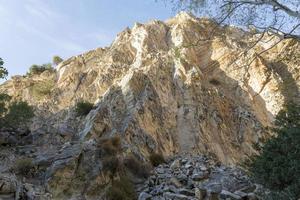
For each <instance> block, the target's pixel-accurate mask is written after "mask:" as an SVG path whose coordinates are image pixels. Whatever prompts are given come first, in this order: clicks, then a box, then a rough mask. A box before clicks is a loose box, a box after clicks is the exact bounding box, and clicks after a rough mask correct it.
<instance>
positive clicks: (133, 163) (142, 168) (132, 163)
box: [124, 155, 150, 178]
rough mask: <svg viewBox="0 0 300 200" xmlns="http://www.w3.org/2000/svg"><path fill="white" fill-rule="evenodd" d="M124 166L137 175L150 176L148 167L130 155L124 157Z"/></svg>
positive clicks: (141, 176)
mask: <svg viewBox="0 0 300 200" xmlns="http://www.w3.org/2000/svg"><path fill="white" fill-rule="evenodd" d="M124 166H125V167H126V168H127V169H128V170H129V171H130V172H131V173H132V174H134V175H136V176H137V177H140V178H148V177H149V176H150V167H149V166H148V165H146V164H144V163H142V162H141V161H139V160H137V159H136V158H135V157H134V156H132V155H129V156H127V157H126V158H125V159H124Z"/></svg>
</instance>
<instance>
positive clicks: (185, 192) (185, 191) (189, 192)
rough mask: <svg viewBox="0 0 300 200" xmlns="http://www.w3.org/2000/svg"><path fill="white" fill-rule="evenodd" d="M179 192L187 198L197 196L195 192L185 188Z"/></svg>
mask: <svg viewBox="0 0 300 200" xmlns="http://www.w3.org/2000/svg"><path fill="white" fill-rule="evenodd" d="M178 192H179V194H183V195H186V196H195V192H193V191H192V190H189V189H185V188H181V189H179V191H178Z"/></svg>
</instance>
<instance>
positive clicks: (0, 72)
mask: <svg viewBox="0 0 300 200" xmlns="http://www.w3.org/2000/svg"><path fill="white" fill-rule="evenodd" d="M3 65H4V62H3V60H2V58H0V79H3V78H5V77H7V75H8V71H7V69H5V68H4V67H3Z"/></svg>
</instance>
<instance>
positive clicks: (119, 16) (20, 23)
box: [0, 0, 174, 75]
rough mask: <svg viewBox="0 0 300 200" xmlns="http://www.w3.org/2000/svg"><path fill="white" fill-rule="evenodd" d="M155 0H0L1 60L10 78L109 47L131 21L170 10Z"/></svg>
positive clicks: (162, 15)
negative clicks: (59, 59) (55, 57)
mask: <svg viewBox="0 0 300 200" xmlns="http://www.w3.org/2000/svg"><path fill="white" fill-rule="evenodd" d="M161 2H162V1H160V3H157V2H156V1H155V0H0V25H1V31H0V57H1V58H2V59H3V60H4V62H5V67H6V68H7V69H8V71H9V74H10V75H16V74H25V73H26V71H27V70H28V68H29V67H30V66H31V65H32V64H43V63H47V62H51V59H52V57H53V55H59V56H61V57H62V58H68V57H70V56H73V55H77V54H80V53H82V52H85V51H87V50H90V49H94V48H97V47H103V46H108V45H109V44H110V43H111V42H112V41H113V39H114V38H115V36H116V35H117V33H119V32H121V31H122V30H123V29H125V28H126V27H127V26H128V27H132V25H133V24H134V22H142V23H143V22H147V21H149V20H151V19H160V20H165V19H167V18H169V17H171V16H172V15H174V12H173V11H172V9H171V8H170V6H169V7H166V6H165V4H164V3H161Z"/></svg>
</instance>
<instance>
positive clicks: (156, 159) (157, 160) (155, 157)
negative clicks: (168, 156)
mask: <svg viewBox="0 0 300 200" xmlns="http://www.w3.org/2000/svg"><path fill="white" fill-rule="evenodd" d="M149 160H150V162H151V164H152V165H153V166H154V167H157V166H158V165H160V164H162V163H164V162H165V159H164V157H163V156H162V155H161V154H159V153H151V154H150V157H149Z"/></svg>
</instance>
